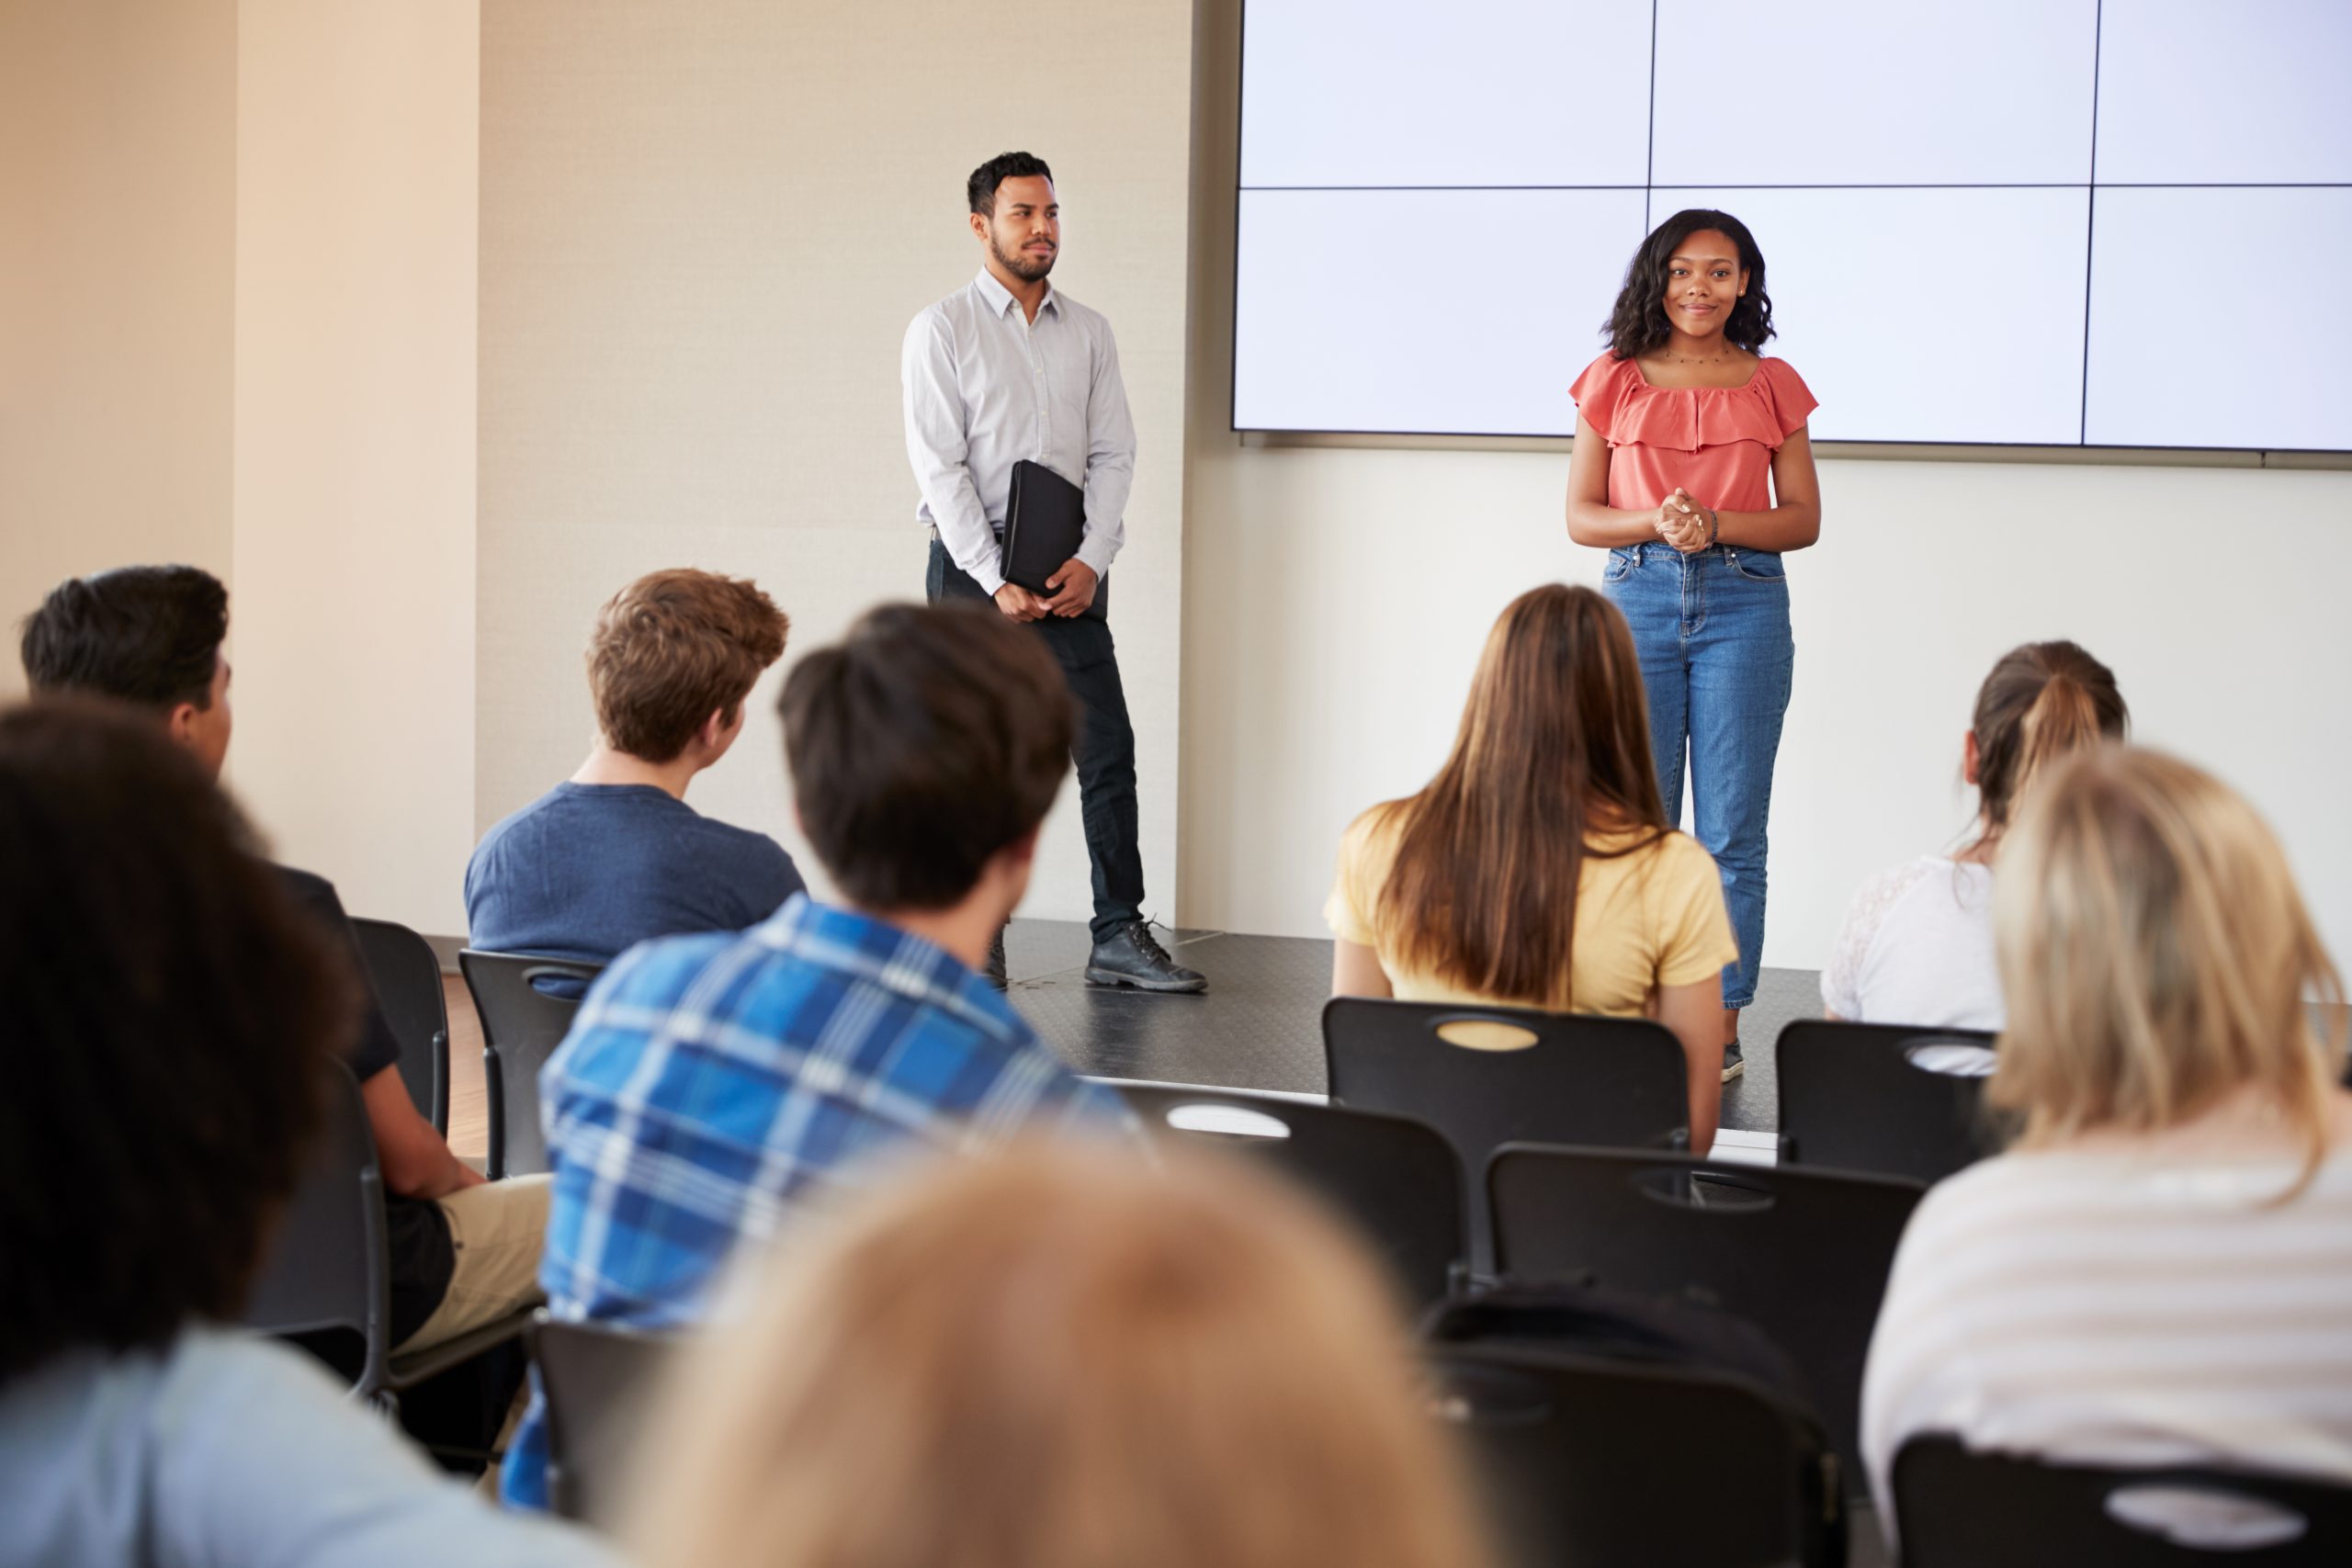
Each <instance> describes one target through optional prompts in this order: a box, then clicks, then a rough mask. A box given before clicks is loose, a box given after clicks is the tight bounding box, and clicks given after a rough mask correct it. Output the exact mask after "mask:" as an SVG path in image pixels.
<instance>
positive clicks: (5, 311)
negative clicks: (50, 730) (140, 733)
mask: <svg viewBox="0 0 2352 1568" xmlns="http://www.w3.org/2000/svg"><path fill="white" fill-rule="evenodd" d="M236 136H237V7H236V5H235V3H234V0H185V3H180V4H174V5H170V6H153V5H146V4H138V3H134V0H88V3H86V4H79V5H52V4H47V3H44V0H0V698H5V697H8V696H13V695H15V694H17V693H19V692H20V691H22V689H23V684H24V682H23V672H22V671H21V669H20V668H19V666H18V664H17V652H16V648H17V634H16V627H17V621H18V620H19V619H20V618H21V617H22V616H23V615H25V613H26V612H27V611H28V610H30V609H31V608H32V607H33V606H34V605H35V604H38V603H39V602H40V596H41V595H42V594H43V593H45V592H48V590H49V589H50V588H51V587H52V586H54V585H55V584H56V583H57V582H59V581H62V579H64V578H67V577H72V576H78V575H81V574H83V573H85V572H90V571H96V570H101V569H103V568H106V567H110V566H119V565H123V564H125V563H127V562H132V561H153V560H184V561H188V562H191V563H193V564H195V565H198V566H202V567H205V568H208V569H209V570H213V571H216V572H219V573H221V574H223V575H224V576H225V575H226V574H227V573H228V570H229V564H230V458H229V430H230V389H231V386H232V326H231V323H232V299H233V290H234V239H235V224H234V202H235V191H236Z"/></svg>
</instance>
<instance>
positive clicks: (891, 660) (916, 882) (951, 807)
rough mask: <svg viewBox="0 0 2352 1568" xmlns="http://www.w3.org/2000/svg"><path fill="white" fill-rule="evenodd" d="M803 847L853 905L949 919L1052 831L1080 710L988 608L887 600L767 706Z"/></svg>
mask: <svg viewBox="0 0 2352 1568" xmlns="http://www.w3.org/2000/svg"><path fill="white" fill-rule="evenodd" d="M776 712H777V713H778V714H779V715H780V716H782V717H783V719H784V752H785V760H786V761H787V762H788V763H789V764H790V765H791V768H792V785H793V795H794V798H795V799H796V800H797V802H798V804H799V807H800V825H801V828H802V830H803V831H805V832H806V833H807V834H808V835H809V847H810V848H812V849H814V850H815V851H816V852H817V858H818V859H819V860H820V861H821V862H823V863H824V866H825V869H826V870H827V871H829V872H831V874H832V877H833V882H834V884H835V885H836V886H839V887H840V888H841V890H842V894H843V895H844V896H845V897H848V898H849V900H850V901H851V902H853V903H854V904H858V905H861V906H863V907H864V908H869V909H944V908H947V907H948V906H950V905H953V904H956V903H959V902H961V901H962V900H963V899H964V897H966V896H967V895H968V894H969V893H970V892H971V890H972V887H973V886H974V884H976V883H978V881H979V879H980V872H981V869H982V868H983V867H984V866H986V865H987V863H988V861H989V856H991V855H993V854H995V853H996V852H998V851H1000V850H1001V849H1003V848H1004V847H1005V846H1006V845H1008V844H1010V843H1012V842H1013V841H1014V840H1017V839H1019V838H1020V837H1021V836H1022V835H1023V833H1026V832H1028V831H1030V830H1031V829H1034V828H1035V827H1036V826H1037V824H1038V823H1040V822H1042V821H1044V820H1045V819H1046V808H1047V807H1051V806H1052V805H1053V803H1054V793H1055V791H1057V789H1059V788H1060V787H1061V782H1062V775H1063V774H1065V773H1068V772H1069V750H1070V741H1071V738H1072V736H1073V735H1074V734H1075V729H1076V723H1077V714H1076V704H1075V703H1074V702H1073V701H1072V700H1071V697H1070V694H1069V685H1068V684H1067V683H1066V682H1064V680H1063V678H1062V672H1061V667H1060V666H1059V665H1058V664H1057V663H1056V662H1055V661H1054V656H1053V655H1052V654H1051V653H1049V652H1048V651H1046V645H1045V643H1044V642H1043V641H1042V640H1041V639H1039V637H1037V636H1036V634H1035V633H1034V632H1031V631H1028V630H1026V629H1024V628H1023V627H1021V626H1015V625H1014V624H1013V623H1012V622H1011V621H1009V620H1006V619H1005V618H1004V616H1003V615H1001V614H1000V613H999V612H998V611H997V610H996V608H995V607H994V606H993V605H989V604H940V605H933V606H925V605H916V604H885V605H883V606H882V607H881V608H879V609H877V610H873V611H869V612H868V613H867V614H866V615H863V616H861V617H860V618H859V619H858V621H857V623H856V624H855V625H854V626H851V627H850V629H849V635H848V636H847V637H843V638H842V640H841V641H840V642H839V643H838V644H836V645H835V646H833V647H831V648H822V649H818V650H817V651H816V652H814V653H812V654H810V655H809V656H808V657H807V658H806V659H803V660H801V661H800V662H799V664H798V665H797V667H795V668H794V670H793V671H792V674H791V675H790V676H789V677H788V678H787V679H786V681H785V683H784V696H783V698H782V700H781V701H779V702H778V703H777V704H776Z"/></svg>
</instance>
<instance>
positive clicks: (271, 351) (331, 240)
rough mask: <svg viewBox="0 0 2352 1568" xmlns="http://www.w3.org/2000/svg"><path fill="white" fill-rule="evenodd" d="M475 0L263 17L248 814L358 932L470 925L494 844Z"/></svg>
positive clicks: (253, 218)
mask: <svg viewBox="0 0 2352 1568" xmlns="http://www.w3.org/2000/svg"><path fill="white" fill-rule="evenodd" d="M479 38H480V23H479V12H478V8H477V7H476V6H475V5H474V4H472V3H471V0H435V3H434V4H432V5H424V6H345V5H334V6H321V5H316V4H313V3H312V0H244V4H243V6H242V8H241V11H240V26H239V29H238V40H237V41H238V74H237V172H238V182H237V194H236V206H235V217H236V399H235V413H236V429H235V439H234V453H235V475H236V528H235V552H236V572H237V578H236V592H235V601H234V614H235V636H234V645H233V653H234V659H235V664H236V687H235V690H236V702H237V734H236V741H235V746H234V750H233V751H232V761H231V771H232V779H233V781H234V783H235V785H236V788H237V790H238V793H239V794H240V795H243V797H244V798H245V800H246V802H247V804H248V805H249V807H251V808H252V809H253V811H254V816H255V817H256V818H258V819H259V820H260V821H261V822H262V823H263V825H264V826H265V827H266V829H268V831H269V832H270V834H271V835H272V837H273V838H274V839H275V840H277V847H278V850H279V852H280V853H281V854H282V855H283V856H284V857H285V858H286V859H288V861H291V862H293V863H297V864H300V865H304V866H307V867H309V868H310V869H311V870H314V871H317V872H319V873H320V874H323V875H326V876H329V877H331V878H333V879H334V881H335V883H336V884H337V885H338V886H339V887H340V888H341V890H342V893H343V897H344V902H345V905H346V906H347V907H348V908H350V909H351V910H352V911H353V912H354V913H355V914H364V915H373V916H379V917H382V918H387V919H397V920H401V921H404V922H406V923H408V924H410V925H412V926H415V927H418V928H420V929H422V930H424V931H437V932H454V931H461V930H463V929H464V920H463V912H464V910H463V902H462V899H461V897H460V896H459V878H460V877H461V876H462V874H463V872H464V868H465V860H466V855H467V853H468V852H469V850H470V849H471V847H472V843H473V714H472V711H471V701H470V698H471V694H472V691H473V680H474V675H473V580H474V523H473V514H474V379H475V366H474V293H475V279H474V267H475V226H476V190H477V186H476V167H477V155H478V139H477V124H478V89H479V83H480V76H479Z"/></svg>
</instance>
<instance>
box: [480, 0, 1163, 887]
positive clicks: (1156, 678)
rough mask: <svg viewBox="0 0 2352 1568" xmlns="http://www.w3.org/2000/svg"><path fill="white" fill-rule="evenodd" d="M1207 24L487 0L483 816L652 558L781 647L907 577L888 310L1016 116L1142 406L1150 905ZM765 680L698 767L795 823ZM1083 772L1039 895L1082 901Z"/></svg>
mask: <svg viewBox="0 0 2352 1568" xmlns="http://www.w3.org/2000/svg"><path fill="white" fill-rule="evenodd" d="M1191 27H1192V14H1191V6H1189V5H1188V4H1186V3H1184V0H1150V3H1148V4H1126V5H1116V6H1103V5H1098V4H1092V3H1090V0H1048V3H1045V4H1038V5H1033V6H1027V7H1025V8H1023V9H1022V10H1021V11H1020V12H1019V13H1018V14H1017V17H1016V16H1015V15H1014V14H1012V13H1009V12H1007V11H1005V10H1003V9H1002V8H1001V7H992V6H971V7H967V6H943V5H936V4H918V3H912V0H868V3H865V4H857V5H851V4H823V5H819V4H802V5H794V6H774V5H767V4H762V3H758V0H691V3H664V4H653V3H648V0H637V3H622V0H598V3H595V4H580V3H577V0H488V4H486V5H485V6H484V7H483V19H482V168H481V178H482V187H481V197H482V204H481V205H482V232H481V536H480V542H481V579H480V625H481V667H480V676H479V682H478V688H477V689H478V692H479V726H480V728H479V765H478V779H479V789H478V791H477V799H476V818H477V825H478V826H487V825H488V824H489V823H490V822H491V821H492V820H494V819H496V818H498V817H500V816H502V815H503V814H505V813H506V812H509V811H512V810H514V809H515V807H520V806H522V805H524V804H526V803H527V802H528V801H529V800H531V799H532V798H534V797H535V796H537V795H539V794H540V793H541V792H543V791H545V790H546V789H547V788H548V786H549V785H550V784H553V783H554V782H555V781H557V780H558V779H560V778H562V777H564V776H565V775H566V774H568V773H570V772H571V770H572V769H573V768H574V767H575V766H577V765H578V763H579V761H580V759H581V757H582V754H583V753H584V751H585V750H586V747H587V744H588V742H589V739H590V738H591V735H592V732H593V725H592V721H591V717H590V714H589V707H588V701H587V697H586V694H585V692H584V689H583V687H582V676H581V664H580V650H581V648H582V643H583V641H584V640H585V637H586V635H587V630H588V626H589V623H590V621H591V619H592V618H593V616H594V613H595V610H596V606H597V605H598V604H600V603H601V602H602V601H603V600H604V599H605V597H606V596H607V595H609V594H610V593H611V592H613V591H614V590H615V589H616V588H618V587H619V586H620V585H621V584H622V583H624V582H626V581H628V580H629V579H630V578H632V577H634V576H636V575H637V574H639V573H640V572H643V571H646V570H651V569H653V568H655V567H662V566H672V565H681V564H684V565H695V566H702V567H707V568H710V569H712V570H723V571H729V572H733V573H737V574H741V575H749V576H751V577H753V578H756V579H757V580H758V581H760V583H761V584H762V585H763V587H765V588H766V589H768V591H769V592H772V593H773V594H774V595H775V598H776V600H777V601H778V603H780V604H782V605H783V606H784V607H785V609H786V612H787V613H788V614H789V615H791V616H792V619H793V633H792V647H791V650H790V651H788V652H787V655H786V661H787V663H788V662H789V660H790V659H791V658H792V657H793V656H794V655H795V654H797V652H798V651H800V650H803V649H808V648H810V647H813V646H816V645H818V644H820V643H822V642H825V641H827V640H829V639H831V638H832V637H834V636H836V635H837V634H838V633H839V632H840V631H841V630H842V627H843V626H845V625H846V624H847V623H848V621H849V620H850V619H851V618H852V617H854V615H856V614H857V613H858V612H859V611H861V610H863V609H865V608H866V607H867V606H869V605H871V604H875V603H876V602H877V601H880V600H884V599H892V598H912V597H919V596H920V594H921V592H922V568H923V558H924V557H923V552H924V548H925V545H924V540H923V536H922V533H921V532H920V531H919V530H918V529H917V527H916V526H915V525H914V522H913V515H914V505H915V491H914V486H913V482H912V480H911V479H910V477H909V474H908V469H907V463H906V458H905V455H904V446H903V440H902V436H901V434H900V428H899V387H898V355H899V338H900V335H901V334H902V333H903V332H904V330H905V328H906V324H907V322H908V321H909V320H910V319H911V318H912V316H913V315H914V313H915V312H916V311H917V310H920V309H921V308H922V306H924V305H925V304H927V303H929V302H930V301H931V300H933V299H937V298H939V297H940V296H942V295H944V294H946V293H947V292H949V291H950V290H952V289H954V288H957V287H959V286H960V285H962V284H963V283H964V282H965V281H967V279H968V278H969V277H970V276H971V275H972V273H973V272H974V271H975V270H976V269H977V266H978V254H977V251H976V249H975V246H974V244H973V242H972V241H971V239H970V238H969V236H968V235H967V232H966V231H965V227H964V221H963V206H962V197H961V191H962V184H963V179H964V176H965V175H966V174H967V172H968V171H969V170H970V169H971V167H972V166H973V165H974V164H978V162H980V160H981V159H983V158H985V157H987V156H989V155H990V154H992V153H995V152H1001V151H1003V150H1005V149H1007V148H1011V147H1026V148H1028V149H1030V150H1032V151H1034V152H1037V153H1039V154H1040V155H1042V156H1044V157H1046V159H1047V160H1048V161H1049V162H1051V163H1052V164H1053V165H1054V169H1055V173H1056V174H1057V176H1058V186H1059V192H1060V196H1061V198H1062V201H1063V204H1064V209H1065V234H1064V239H1065V244H1066V252H1065V259H1064V260H1063V262H1062V264H1061V266H1060V267H1059V269H1058V270H1057V273H1056V275H1055V277H1056V281H1057V283H1059V284H1062V285H1063V286H1065V287H1067V288H1068V289H1069V292H1070V294H1071V295H1072V296H1073V297H1074V298H1077V299H1082V300H1084V301H1085V302H1086V303H1088V304H1090V305H1092V306H1094V307H1096V308H1098V309H1100V310H1103V311H1105V312H1106V313H1107V314H1108V315H1109V317H1110V319H1111V321H1112V323H1113V326H1114V329H1115V331H1116V332H1117V333H1118V337H1119V344H1120V351H1121V355H1122V358H1123V361H1124V365H1125V374H1126V380H1127V388H1128V392H1129V396H1130V399H1131V400H1132V402H1133V405H1134V411H1135V416H1136V426H1137V428H1138V430H1139V431H1140V433H1141V451H1140V456H1139V457H1138V461H1137V470H1136V489H1135V495H1134V500H1133V502H1131V504H1130V510H1129V513H1128V541H1129V542H1128V544H1127V547H1126V549H1125V553H1124V554H1123V555H1122V556H1121V558H1120V560H1119V564H1118V566H1117V568H1116V569H1115V571H1114V578H1115V579H1116V581H1117V595H1116V599H1115V610H1114V625H1115V626H1116V627H1117V631H1118V637H1119V644H1120V650H1121V660H1120V663H1121V666H1122V669H1123V671H1124V672H1125V678H1126V684H1127V693H1128V702H1129V705H1130V708H1131V710H1132V712H1133V715H1134V719H1135V726H1136V739H1137V748H1138V753H1139V771H1140V784H1141V790H1142V804H1143V838H1144V851H1145V863H1146V870H1147V874H1148V879H1149V883H1150V886H1151V890H1152V898H1153V907H1154V908H1155V909H1156V910H1158V911H1159V912H1161V913H1166V912H1168V911H1169V910H1170V907H1171V905H1172V901H1173V897H1174V887H1173V882H1174V864H1175V820H1176V809H1177V803H1176V772H1175V768H1176V741H1177V725H1176V705H1177V671H1178V634H1179V630H1180V626H1181V615H1182V609H1181V592H1180V590H1181V574H1182V564H1181V563H1182V537H1181V527H1182V517H1183V500H1182V496H1183V490H1182V486H1183V463H1182V453H1183V385H1184V379H1183V378H1184V347H1185V335H1184V308H1185V266H1186V252H1185V228H1186V225H1185V212H1186V202H1187V171H1188V160H1189V155H1190V146H1189V141H1188V135H1189V126H1188V117H1187V112H1186V111H1187V101H1188V95H1189V92H1190V85H1191V60H1190V54H1189V47H1188V46H1189V40H1190V38H1191ZM777 678H778V676H777V675H775V674H772V675H771V676H770V678H769V680H768V681H767V682H764V683H763V686H762V687H761V690H760V692H759V694H757V695H756V696H755V698H754V700H753V708H752V715H753V718H752V726H751V727H750V728H749V729H748V730H747V732H746V734H745V736H744V739H743V740H742V742H741V744H740V745H739V746H738V747H737V749H736V750H735V753H734V754H733V755H732V756H730V757H729V759H728V760H727V761H726V762H725V763H723V764H722V765H721V766H720V767H718V768H717V769H715V770H713V772H712V773H710V774H708V775H706V776H705V777H704V778H703V779H702V780H700V781H698V782H697V783H696V784H695V789H694V794H693V796H692V799H693V802H694V804H695V806H697V807H699V808H700V809H702V810H704V811H705V812H707V813H710V814H712V815H716V816H718V817H721V818H727V819H729V820H730V821H735V822H739V823H742V824H744V825H746V826H751V827H755V828H758V829H763V830H765V831H768V832H771V833H774V834H775V835H776V836H777V837H779V838H780V839H782V840H784V841H785V842H786V844H787V845H788V846H790V847H792V848H793V849H795V850H796V851H797V850H798V849H799V847H800V845H799V841H798V840H797V836H796V835H795V834H794V833H793V832H792V830H791V829H790V823H789V815H788V807H787V804H786V784H785V780H784V773H783V764H782V760H781V756H780V742H779V739H778V737H777V732H776V728H775V722H774V719H773V717H772V715H771V713H770V711H769V710H770V705H771V703H772V698H773V692H774V688H775V681H776V680H777ZM1075 793H1076V792H1075V789H1074V787H1073V788H1071V789H1069V790H1066V791H1065V794H1064V798H1063V801H1062V803H1061V805H1060V806H1059V807H1057V812H1056V816H1055V820H1054V821H1053V823H1052V824H1051V825H1050V826H1049V829H1048V833H1047V841H1046V852H1045V855H1044V860H1043V863H1042V865H1041V867H1040V872H1039V875H1038V878H1037V881H1036V883H1035V888H1034V891H1033V892H1032V895H1031V898H1030V903H1029V905H1028V906H1027V912H1028V913H1031V914H1040V915H1053V916H1062V917H1080V916H1082V915H1083V914H1084V913H1085V911H1086V909H1087V908H1088V891H1087V887H1088V883H1087V872H1086V860H1085V851H1084V846H1083V844H1082V842H1081V840H1080V836H1079V832H1078V823H1077V812H1076V801H1075V798H1074V797H1075ZM804 864H806V862H805V857H804ZM807 869H808V870H809V872H810V874H811V875H812V877H813V876H814V874H815V868H814V867H813V866H807Z"/></svg>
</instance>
